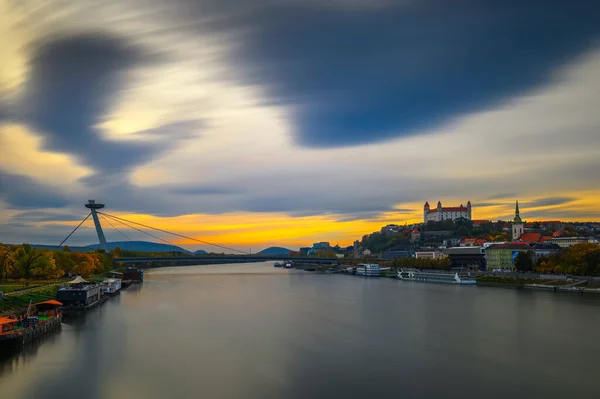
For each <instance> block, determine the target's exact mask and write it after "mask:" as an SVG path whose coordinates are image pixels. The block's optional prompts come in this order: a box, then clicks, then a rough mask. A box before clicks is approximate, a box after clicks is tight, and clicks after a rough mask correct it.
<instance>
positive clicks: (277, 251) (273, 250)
mask: <svg viewBox="0 0 600 399" xmlns="http://www.w3.org/2000/svg"><path fill="white" fill-rule="evenodd" d="M290 252H293V251H292V250H291V249H287V248H282V247H269V248H265V249H263V250H262V251H260V252H258V253H257V255H287V254H289V253H290Z"/></svg>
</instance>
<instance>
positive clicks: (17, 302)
mask: <svg viewBox="0 0 600 399" xmlns="http://www.w3.org/2000/svg"><path fill="white" fill-rule="evenodd" d="M57 292H58V286H56V285H55V286H50V287H46V288H40V289H39V290H35V291H33V292H27V293H24V294H15V295H11V296H5V297H4V298H2V299H0V313H4V312H9V311H13V310H14V311H16V310H19V309H23V308H27V306H28V305H29V301H31V302H32V303H36V302H42V301H46V300H48V299H54V298H56V293H57Z"/></svg>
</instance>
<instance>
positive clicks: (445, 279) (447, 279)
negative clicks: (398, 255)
mask: <svg viewBox="0 0 600 399" xmlns="http://www.w3.org/2000/svg"><path fill="white" fill-rule="evenodd" d="M398 278H399V279H400V280H406V281H420V282H424V283H444V284H463V285H472V284H476V283H477V282H476V280H475V279H474V278H473V277H471V276H469V275H466V274H459V273H458V272H456V273H435V272H422V271H419V270H410V269H408V270H407V269H401V270H400V271H399V272H398Z"/></svg>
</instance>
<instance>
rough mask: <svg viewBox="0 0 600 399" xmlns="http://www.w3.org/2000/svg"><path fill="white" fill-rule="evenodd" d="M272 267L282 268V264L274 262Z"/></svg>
mask: <svg viewBox="0 0 600 399" xmlns="http://www.w3.org/2000/svg"><path fill="white" fill-rule="evenodd" d="M273 266H274V267H283V263H281V262H275V263H274V264H273Z"/></svg>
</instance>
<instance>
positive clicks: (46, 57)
mask: <svg viewBox="0 0 600 399" xmlns="http://www.w3.org/2000/svg"><path fill="white" fill-rule="evenodd" d="M153 59H154V57H152V56H150V55H147V54H144V53H143V52H142V51H140V50H139V49H137V48H135V47H132V46H129V45H127V44H126V43H125V42H124V41H122V40H119V39H117V38H115V37H112V36H107V35H104V34H99V33H88V34H82V35H76V36H66V37H58V38H51V39H49V40H48V41H45V42H42V43H38V44H37V46H36V48H35V51H34V56H33V58H32V60H31V78H30V79H29V80H28V82H27V90H28V103H27V107H23V108H25V109H27V110H28V111H27V112H26V113H25V115H24V117H25V119H26V120H27V122H28V123H30V124H31V125H33V126H34V127H35V129H36V131H38V132H40V133H41V134H42V135H43V136H44V145H45V148H46V149H48V150H52V151H57V152H66V153H70V154H72V155H74V156H76V157H77V158H78V159H79V160H80V161H82V162H83V163H84V165H86V166H87V167H91V168H93V169H95V170H96V171H99V170H101V171H105V172H123V171H124V170H126V169H128V168H130V167H132V166H135V165H138V164H140V163H143V162H145V161H146V160H148V159H151V157H152V155H154V154H155V153H156V152H158V151H159V150H163V149H164V148H163V147H162V146H161V144H162V143H161V144H158V143H156V142H140V141H135V142H125V141H119V142H114V141H108V140H105V139H103V138H102V137H101V136H100V132H99V131H98V130H97V129H96V128H95V127H94V126H95V125H97V124H98V123H100V122H101V121H102V118H103V117H105V116H106V113H107V112H108V111H109V106H110V105H111V103H112V102H113V101H114V100H115V97H116V93H118V92H119V91H120V90H123V86H124V85H125V84H126V81H125V79H124V77H125V74H126V72H127V70H128V69H130V68H133V67H134V66H136V65H140V64H142V63H144V62H149V61H151V60H153ZM171 130H172V129H169V127H168V126H167V127H166V133H170V132H171ZM157 132H160V129H153V130H152V131H149V132H148V133H149V134H154V135H156V133H157Z"/></svg>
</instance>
